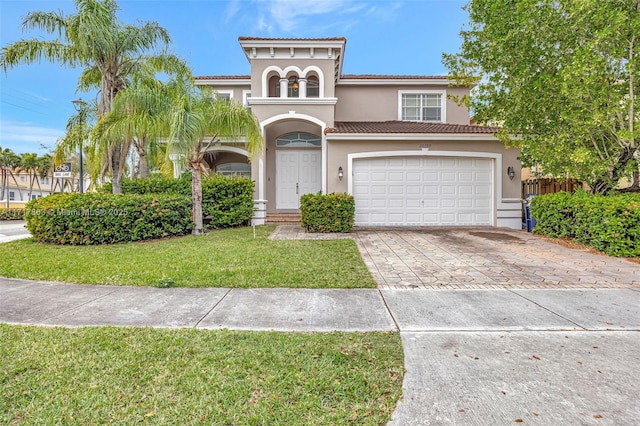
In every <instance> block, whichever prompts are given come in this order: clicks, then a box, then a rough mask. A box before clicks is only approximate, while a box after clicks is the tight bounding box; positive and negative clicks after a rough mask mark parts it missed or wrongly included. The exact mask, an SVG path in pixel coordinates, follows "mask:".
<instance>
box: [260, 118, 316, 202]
mask: <svg viewBox="0 0 640 426" xmlns="http://www.w3.org/2000/svg"><path fill="white" fill-rule="evenodd" d="M279 118H280V119H277V118H276V119H273V121H271V122H267V124H266V125H264V123H263V125H264V127H263V129H264V133H263V134H264V137H265V142H266V153H265V154H266V164H267V167H266V173H265V177H264V178H265V179H264V181H265V190H266V199H267V200H269V202H268V204H267V212H268V213H297V212H299V208H300V197H301V196H302V195H304V194H308V193H317V192H319V191H322V190H323V185H322V183H323V167H322V164H323V158H324V146H325V143H324V139H323V134H324V133H323V131H324V126H323V125H322V124H320V122H314V121H317V119H314V121H312V120H308V119H303V118H306V117H301V116H297V117H291V116H290V115H287V116H282V117H279Z"/></svg>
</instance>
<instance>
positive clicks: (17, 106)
mask: <svg viewBox="0 0 640 426" xmlns="http://www.w3.org/2000/svg"><path fill="white" fill-rule="evenodd" d="M1 102H2V103H3V104H7V105H11V106H14V107H16V108H21V109H24V110H27V111H31V112H35V113H36V114H40V115H45V116H46V115H50V114H45V113H44V112H40V111H36V110H33V109H31V108H26V107H23V106H20V105H16V104H12V103H11V102H7V101H5V100H2V101H1Z"/></svg>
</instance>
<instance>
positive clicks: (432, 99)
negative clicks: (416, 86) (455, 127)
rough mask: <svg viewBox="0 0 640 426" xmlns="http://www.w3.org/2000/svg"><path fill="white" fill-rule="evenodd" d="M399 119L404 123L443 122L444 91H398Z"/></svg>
mask: <svg viewBox="0 0 640 426" xmlns="http://www.w3.org/2000/svg"><path fill="white" fill-rule="evenodd" d="M399 98H400V99H399V111H398V112H399V113H398V115H399V119H400V120H405V121H441V122H443V121H445V92H444V91H400V92H399Z"/></svg>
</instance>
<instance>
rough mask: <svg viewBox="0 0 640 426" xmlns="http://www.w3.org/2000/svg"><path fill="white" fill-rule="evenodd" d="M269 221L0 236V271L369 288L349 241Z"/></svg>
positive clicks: (195, 283) (90, 280) (108, 280)
mask: <svg viewBox="0 0 640 426" xmlns="http://www.w3.org/2000/svg"><path fill="white" fill-rule="evenodd" d="M273 229H274V227H273V226H261V227H257V228H256V238H255V239H254V237H253V230H252V228H249V227H247V228H234V229H225V230H219V231H214V232H212V233H210V234H209V235H207V236H198V237H194V236H187V237H181V238H173V239H168V240H157V241H149V242H138V243H128V244H116V245H102V246H56V245H49V244H40V243H37V242H35V241H33V240H31V239H26V240H19V241H13V242H9V243H4V244H0V276H4V277H11V278H24V279H33V280H45V281H63V282H72V283H80V284H110V285H134V286H160V287H161V286H167V285H168V284H170V285H171V286H174V287H234V288H240V287H244V288H249V287H254V288H256V287H263V288H275V287H289V288H362V287H369V288H374V287H375V286H376V284H375V281H374V280H373V278H372V277H371V274H370V273H369V272H368V270H367V268H366V266H365V264H364V262H363V261H362V258H361V257H360V253H359V252H358V248H357V247H356V245H355V242H354V241H353V240H351V239H344V240H331V241H299V240H298V241H272V240H269V239H268V238H267V237H268V236H269V234H270V233H271V232H272V231H273Z"/></svg>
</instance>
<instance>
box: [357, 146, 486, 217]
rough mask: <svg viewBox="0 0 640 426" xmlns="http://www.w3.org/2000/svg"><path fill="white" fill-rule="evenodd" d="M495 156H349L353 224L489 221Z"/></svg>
mask: <svg viewBox="0 0 640 426" xmlns="http://www.w3.org/2000/svg"><path fill="white" fill-rule="evenodd" d="M493 168H494V160H493V159H492V158H468V157H444V156H443V157H439V156H415V157H375V158H358V159H354V161H353V173H352V179H353V182H352V194H353V196H354V198H355V203H356V216H355V224H356V226H478V225H484V226H492V225H494V201H493V198H494V190H493V187H494V185H493V176H494V171H493Z"/></svg>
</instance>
